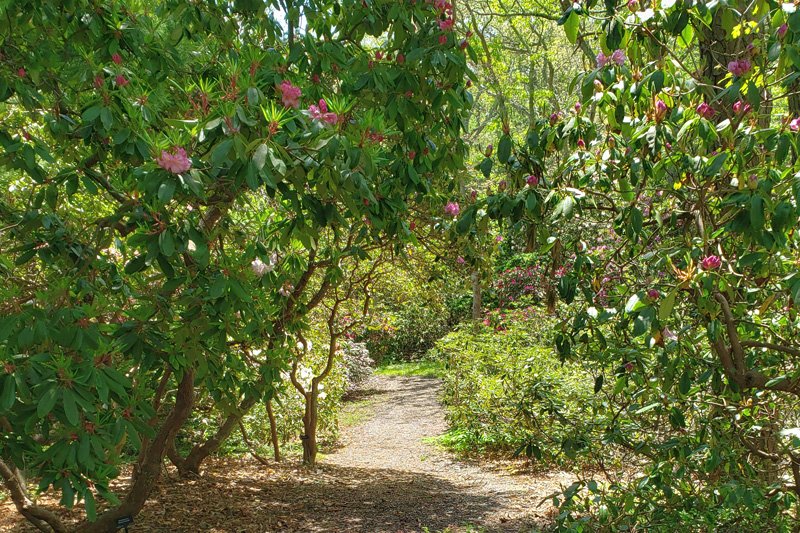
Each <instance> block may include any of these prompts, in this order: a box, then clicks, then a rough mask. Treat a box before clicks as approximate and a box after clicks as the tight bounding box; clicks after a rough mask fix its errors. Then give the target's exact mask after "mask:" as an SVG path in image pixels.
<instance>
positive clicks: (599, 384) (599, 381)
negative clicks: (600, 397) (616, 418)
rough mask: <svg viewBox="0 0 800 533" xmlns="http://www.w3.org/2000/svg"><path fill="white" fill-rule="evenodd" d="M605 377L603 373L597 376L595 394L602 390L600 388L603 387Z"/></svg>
mask: <svg viewBox="0 0 800 533" xmlns="http://www.w3.org/2000/svg"><path fill="white" fill-rule="evenodd" d="M604 379H605V378H604V377H603V374H600V375H599V376H597V377H596V378H595V379H594V393H595V394H597V393H598V392H600V389H602V388H603V380H604Z"/></svg>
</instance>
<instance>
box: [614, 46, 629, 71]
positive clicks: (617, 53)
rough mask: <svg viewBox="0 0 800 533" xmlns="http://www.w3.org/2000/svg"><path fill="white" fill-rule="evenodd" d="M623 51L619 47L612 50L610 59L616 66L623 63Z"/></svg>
mask: <svg viewBox="0 0 800 533" xmlns="http://www.w3.org/2000/svg"><path fill="white" fill-rule="evenodd" d="M625 59H626V57H625V51H624V50H622V49H621V48H619V49H617V50H614V53H613V54H611V61H613V62H614V63H616V64H617V66H620V67H621V66H622V65H624V64H625Z"/></svg>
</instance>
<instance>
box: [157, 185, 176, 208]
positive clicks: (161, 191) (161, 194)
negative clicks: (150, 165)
mask: <svg viewBox="0 0 800 533" xmlns="http://www.w3.org/2000/svg"><path fill="white" fill-rule="evenodd" d="M175 185H176V183H175V180H173V179H170V180H168V181H165V182H164V183H162V184H161V185H160V186H159V187H158V200H159V201H160V202H161V203H162V204H167V203H169V201H170V200H172V195H173V194H175Z"/></svg>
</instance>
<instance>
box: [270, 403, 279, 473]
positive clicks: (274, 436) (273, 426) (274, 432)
mask: <svg viewBox="0 0 800 533" xmlns="http://www.w3.org/2000/svg"><path fill="white" fill-rule="evenodd" d="M267 416H268V417H269V438H270V440H271V441H272V453H273V455H274V457H275V461H280V460H281V445H280V442H279V441H278V424H277V423H276V422H275V413H274V412H273V411H272V398H270V399H269V400H267Z"/></svg>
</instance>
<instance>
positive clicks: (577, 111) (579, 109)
mask: <svg viewBox="0 0 800 533" xmlns="http://www.w3.org/2000/svg"><path fill="white" fill-rule="evenodd" d="M581 109H583V106H582V105H581V103H580V102H575V112H576V113H580V112H581Z"/></svg>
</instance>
